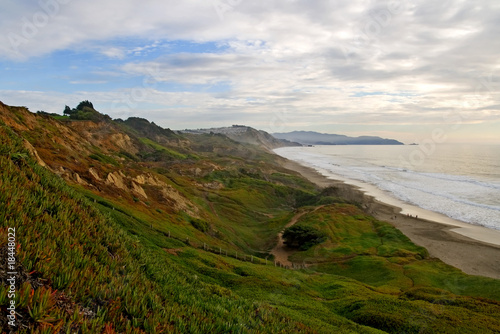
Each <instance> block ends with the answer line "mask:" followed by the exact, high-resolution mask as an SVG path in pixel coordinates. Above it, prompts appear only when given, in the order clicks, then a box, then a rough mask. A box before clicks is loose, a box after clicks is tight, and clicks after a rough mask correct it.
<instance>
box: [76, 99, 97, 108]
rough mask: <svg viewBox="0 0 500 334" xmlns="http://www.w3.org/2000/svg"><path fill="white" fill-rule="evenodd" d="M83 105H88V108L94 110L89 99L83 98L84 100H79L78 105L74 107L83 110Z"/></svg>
mask: <svg viewBox="0 0 500 334" xmlns="http://www.w3.org/2000/svg"><path fill="white" fill-rule="evenodd" d="M85 107H88V108H90V109H92V110H95V109H94V105H93V104H92V102H90V101H89V100H85V101H82V102H80V103H79V104H78V106H77V107H76V109H77V110H84V108H85Z"/></svg>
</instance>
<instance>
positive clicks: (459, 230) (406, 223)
mask: <svg viewBox="0 0 500 334" xmlns="http://www.w3.org/2000/svg"><path fill="white" fill-rule="evenodd" d="M283 167H285V168H287V169H290V170H293V171H295V172H298V173H299V174H301V175H302V176H304V177H305V178H307V179H308V180H310V181H311V182H313V183H315V184H316V185H318V186H319V187H322V188H325V187H331V186H333V187H335V188H336V189H337V192H338V193H337V195H338V196H339V197H342V198H345V199H346V200H348V201H354V202H357V203H360V204H361V206H362V207H363V209H364V210H365V212H367V213H369V214H371V215H373V216H374V217H376V218H377V219H379V220H382V221H386V222H388V223H390V224H392V225H393V226H395V227H396V228H398V229H399V230H400V231H401V232H403V233H404V234H405V235H406V236H407V237H408V238H410V239H411V240H412V241H413V242H414V243H415V244H417V245H420V246H423V247H425V248H427V250H428V251H429V254H430V256H431V257H436V258H439V259H440V260H442V261H443V262H445V263H447V264H450V265H452V266H454V267H456V268H459V269H460V270H462V271H463V272H465V273H467V274H470V275H479V276H486V277H491V278H496V279H500V231H496V230H491V229H488V228H485V227H481V226H474V225H470V224H466V223H463V222H460V221H457V220H454V219H451V218H449V217H446V216H444V215H440V214H438V213H434V212H430V211H427V210H424V209H421V208H418V207H415V206H412V205H409V204H405V203H403V202H400V203H399V202H398V201H397V200H393V199H390V198H388V197H385V196H384V195H383V194H379V193H377V192H374V193H375V194H376V195H375V196H376V197H377V198H378V199H380V200H381V201H379V200H377V199H376V198H375V197H373V196H370V195H368V194H366V191H367V189H368V190H370V189H369V187H368V188H367V189H365V187H364V186H363V187H362V188H363V189H362V188H361V187H359V186H356V185H351V184H347V183H345V182H343V181H339V180H333V179H330V178H328V177H326V176H324V175H322V174H320V173H319V172H317V171H316V170H314V169H312V168H309V167H306V166H303V165H300V164H298V163H296V162H294V161H290V160H288V161H287V162H285V163H284V164H283ZM368 193H370V191H368ZM382 201H384V202H386V201H387V202H389V203H391V204H387V203H384V202H382ZM410 214H411V217H410V216H409V215H410ZM416 216H418V218H416Z"/></svg>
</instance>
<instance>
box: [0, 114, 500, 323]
mask: <svg viewBox="0 0 500 334" xmlns="http://www.w3.org/2000/svg"><path fill="white" fill-rule="evenodd" d="M19 113H20V112H19ZM20 115H21V116H22V117H21V118H23V119H24V120H25V121H26V119H28V117H29V115H23V114H22V113H20ZM16 117H17V116H16ZM18 118H19V117H18ZM43 136H44V135H43V133H42V134H41V135H40V136H39V138H38V139H37V140H43V138H44V137H43ZM199 138H201V137H199ZM202 139H203V140H205V141H206V142H205V143H204V144H203V145H205V146H203V145H202V143H198V144H196V145H199V146H203V147H202V148H203V149H204V150H206V151H205V152H204V153H203V152H202V153H200V152H197V154H199V155H200V157H203V158H202V159H199V160H196V161H184V162H182V163H181V162H179V163H178V164H163V162H161V161H160V162H155V163H151V162H148V163H146V162H144V161H133V166H137V168H142V169H139V170H138V171H136V173H134V175H137V174H139V173H145V172H151V173H156V175H158V177H162V178H164V179H165V180H166V182H167V181H168V183H169V185H170V186H171V187H173V188H175V189H176V191H178V192H179V194H181V196H183V197H184V198H185V199H187V200H189V201H191V203H193V204H194V205H195V206H196V207H197V208H198V213H197V217H195V216H194V215H193V216H191V215H188V214H186V213H182V212H176V211H175V210H172V209H171V208H169V207H168V206H167V205H164V204H162V203H160V202H158V201H156V200H155V199H154V198H152V196H150V198H148V200H147V201H144V202H143V201H137V202H134V201H133V200H132V197H130V196H129V197H126V196H124V195H123V193H118V194H117V193H113V192H111V191H109V190H108V189H107V188H106V187H102V189H101V190H96V189H92V190H90V188H83V187H82V186H73V187H70V186H68V185H67V184H66V183H65V182H64V181H63V180H62V179H61V178H59V177H57V176H55V175H54V174H52V173H51V172H50V171H48V170H47V169H45V168H42V167H40V166H39V165H37V164H36V163H35V161H33V159H32V158H31V157H30V155H29V153H28V152H27V151H25V149H24V148H23V144H22V138H20V137H19V136H18V135H17V134H15V133H14V132H13V131H12V130H11V129H10V128H8V127H6V126H4V125H1V126H0V252H2V253H1V255H2V257H3V256H4V254H5V252H6V247H5V245H6V240H7V235H6V233H7V227H15V228H16V232H17V235H16V237H17V241H18V243H19V248H18V249H17V263H18V267H17V271H18V272H19V275H18V276H17V277H16V282H17V285H16V288H17V293H16V297H15V298H16V299H15V300H16V306H17V308H16V311H17V312H18V313H19V315H20V316H22V318H21V317H19V318H18V321H19V322H20V323H22V325H24V326H26V327H25V329H24V333H28V332H29V333H57V332H81V333H96V332H107V333H113V332H120V333H144V332H146V333H160V332H177V333H186V332H190V333H436V332H444V333H456V332H461V333H495V332H499V331H500V320H499V319H500V292H499V288H500V282H499V281H498V280H494V279H487V278H484V277H477V276H468V275H465V274H463V273H462V272H460V271H459V270H457V269H455V268H453V267H450V266H447V265H446V264H444V263H442V262H441V261H439V260H436V259H431V258H429V257H428V255H427V252H426V250H425V249H424V248H422V247H418V246H416V245H414V244H413V243H411V242H410V241H409V240H408V238H406V237H405V236H404V235H403V234H401V233H400V232H399V231H398V230H396V229H395V228H393V227H392V226H390V225H389V224H386V223H383V222H379V221H377V220H375V219H374V218H373V217H369V216H366V215H364V214H363V213H362V212H361V211H360V210H359V209H358V208H357V207H356V206H353V205H349V204H345V203H337V202H341V201H342V200H341V199H340V200H339V199H336V198H326V199H325V197H329V196H328V193H327V192H326V193H325V194H323V195H322V194H321V193H320V192H319V191H318V190H316V189H315V188H314V187H313V186H312V185H311V184H310V183H308V182H307V181H306V180H303V179H301V178H300V177H298V176H295V175H292V174H288V173H287V172H286V171H284V170H282V169H280V168H279V167H278V166H276V165H275V164H273V163H272V157H271V155H268V154H267V153H263V152H258V153H256V154H253V155H251V157H250V156H249V158H246V159H244V158H242V157H243V156H245V154H247V153H248V152H251V150H250V151H248V150H249V149H248V148H247V147H243V146H240V145H237V144H235V143H232V142H230V141H227V139H225V138H224V137H222V136H209V135H207V136H205V137H203V138H202ZM199 140H201V139H199ZM196 145H193V147H196ZM217 145H222V147H223V148H224V150H226V151H225V152H224V154H222V153H221V152H220V151H219V152H213V151H210V149H214V148H217ZM169 150H172V151H175V150H174V149H173V148H169ZM245 150H246V151H245ZM96 152H97V151H92V153H90V154H95V153H96ZM228 152H229V153H230V154H231V155H229V153H228ZM255 152H257V151H255ZM255 152H254V153H255ZM179 154H181V153H179ZM85 157H88V154H87V155H85ZM138 160H139V159H138ZM188 160H189V159H188ZM207 165H210V166H212V167H210V168H213V170H212V171H210V170H209V169H207V167H206V166H207ZM130 166H132V165H128V168H131V167H130ZM151 167H152V168H151ZM195 168H200V169H202V170H203V172H202V173H201V174H200V175H194V174H193V173H191V174H183V172H184V171H186V170H190V169H195ZM176 171H177V172H176ZM214 181H217V182H220V183H221V184H223V185H224V186H223V187H221V188H218V189H212V188H207V187H204V186H203V185H202V184H203V183H206V182H214ZM196 184H201V186H198V185H196ZM147 190H148V191H150V190H152V189H148V188H147ZM120 196H121V197H120ZM146 202H147V203H146ZM320 204H324V205H323V206H319V205H320ZM298 209H300V210H305V211H307V213H306V214H304V215H303V216H302V217H301V218H300V219H299V221H298V223H297V224H303V225H307V226H312V227H315V228H317V229H319V230H321V231H323V232H325V234H326V235H327V240H326V241H325V242H323V243H321V244H319V245H316V246H314V247H312V248H311V249H309V250H307V251H304V252H297V253H295V254H294V255H293V256H292V260H293V261H296V262H306V263H309V264H310V266H309V267H308V268H307V269H303V270H286V269H283V268H279V267H275V266H274V263H273V262H272V261H268V262H267V264H266V260H265V257H266V256H268V255H269V254H267V251H268V250H269V249H270V248H271V247H272V246H273V244H274V242H275V238H276V234H277V232H278V231H280V230H281V229H282V228H283V226H284V225H285V224H286V223H287V222H288V221H289V220H290V219H291V217H293V216H294V215H295V214H296V212H297V211H296V210H298ZM193 222H194V223H193ZM186 238H189V240H187V239H186ZM203 244H206V245H207V250H205V249H204V247H203ZM225 251H227V252H228V255H227V256H226V254H225ZM236 253H237V254H238V256H237V257H236ZM252 256H254V262H253V263H252V262H251V261H250V259H252ZM257 256H259V257H257ZM245 259H246V260H245ZM4 265H5V264H4V262H2V266H4ZM2 269H4V268H3V267H2ZM3 272H4V271H3ZM3 272H2V271H0V276H1V279H2V282H3V283H4V284H2V286H1V288H0V307H1V308H2V310H1V312H7V310H6V307H7V305H8V303H9V298H8V296H7V293H6V292H7V290H6V286H7V285H6V284H5V283H6V276H5V275H4V274H1V273H3ZM2 275H3V276H2ZM5 321H6V320H5V317H2V318H0V324H1V326H2V328H7V324H6V322H5ZM457 324H459V326H457ZM21 332H23V330H21Z"/></svg>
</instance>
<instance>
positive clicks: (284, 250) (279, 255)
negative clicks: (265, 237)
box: [271, 205, 324, 267]
mask: <svg viewBox="0 0 500 334" xmlns="http://www.w3.org/2000/svg"><path fill="white" fill-rule="evenodd" d="M322 207H324V205H321V206H318V207H317V208H315V209H314V210H312V211H303V212H299V213H297V214H296V215H295V216H293V217H292V219H290V222H288V224H286V225H285V227H284V228H283V230H282V231H281V232H280V233H278V242H277V243H276V246H274V248H273V250H272V251H271V254H272V255H274V261H275V262H278V263H281V264H282V265H283V266H288V267H292V266H293V263H292V262H290V261H289V260H288V257H289V256H290V255H292V254H293V253H295V252H296V251H297V250H294V249H291V248H288V247H287V246H285V243H284V240H283V232H285V230H286V229H287V228H289V227H291V226H293V225H295V224H296V223H297V221H298V220H299V219H300V217H302V216H303V215H305V214H306V213H310V212H314V211H316V210H319V209H321V208H322Z"/></svg>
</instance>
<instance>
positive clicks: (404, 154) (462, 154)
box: [275, 144, 500, 230]
mask: <svg viewBox="0 0 500 334" xmlns="http://www.w3.org/2000/svg"><path fill="white" fill-rule="evenodd" d="M275 152H276V153H277V154H279V155H281V156H283V157H285V158H288V159H290V160H294V161H296V162H298V163H300V164H302V165H305V166H309V167H312V168H314V169H316V170H317V171H319V172H320V173H322V174H323V175H325V176H328V177H330V178H332V179H339V180H343V181H346V182H347V183H350V182H349V181H355V182H354V184H356V182H358V183H359V182H361V183H366V184H370V185H373V186H375V187H377V188H378V189H380V190H381V191H383V192H384V193H386V194H388V195H389V196H391V197H394V198H396V199H398V200H400V201H403V202H406V203H409V204H412V205H415V206H418V207H420V208H423V209H426V210H430V211H434V212H437V213H441V214H444V215H446V216H448V217H451V218H453V219H456V220H460V221H463V222H465V223H469V224H473V225H481V226H484V227H488V228H492V229H496V230H500V145H458V144H457V145H444V144H443V145H437V146H432V147H425V146H422V147H421V146H418V145H414V146H413V145H390V146H376V145H372V146H365V145H360V146H354V145H353V146H339V145H330V146H314V147H285V148H279V149H276V150H275Z"/></svg>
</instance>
